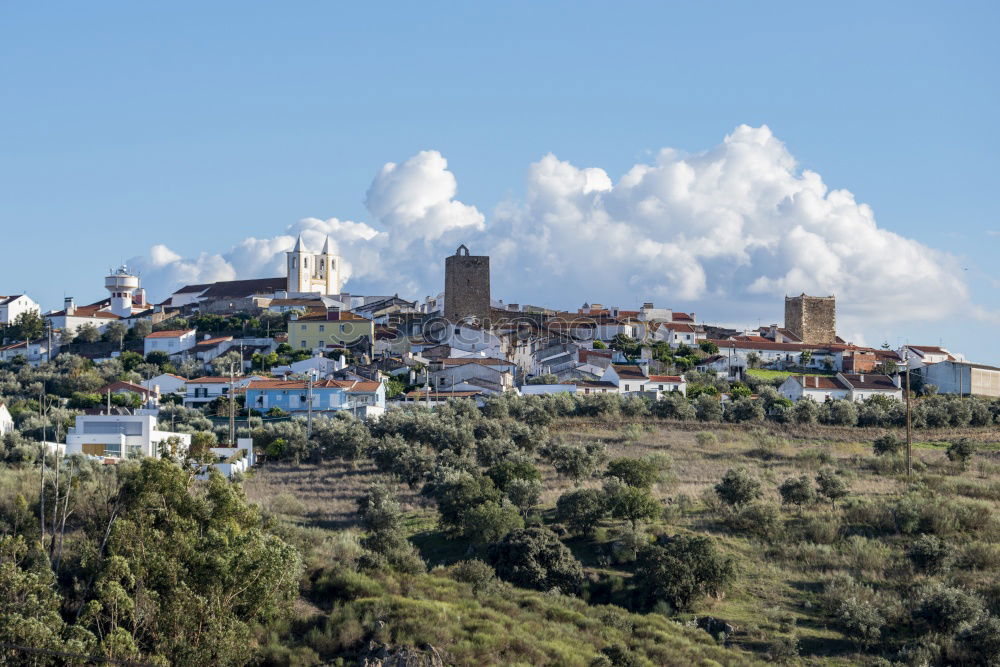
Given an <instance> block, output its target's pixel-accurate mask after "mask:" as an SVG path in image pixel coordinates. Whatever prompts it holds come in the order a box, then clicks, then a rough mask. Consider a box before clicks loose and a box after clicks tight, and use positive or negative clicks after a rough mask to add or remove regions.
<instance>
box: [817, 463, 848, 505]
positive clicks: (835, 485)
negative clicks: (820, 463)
mask: <svg viewBox="0 0 1000 667" xmlns="http://www.w3.org/2000/svg"><path fill="white" fill-rule="evenodd" d="M816 484H817V485H818V486H819V493H820V495H821V496H823V497H824V498H826V499H827V500H829V501H830V506H831V507H833V506H836V504H837V501H838V500H840V499H841V498H843V497H844V496H846V495H847V491H848V489H847V483H846V482H845V481H844V477H843V475H841V474H840V473H839V472H838V471H836V470H834V469H832V468H827V469H825V470H820V471H819V474H818V475H816Z"/></svg>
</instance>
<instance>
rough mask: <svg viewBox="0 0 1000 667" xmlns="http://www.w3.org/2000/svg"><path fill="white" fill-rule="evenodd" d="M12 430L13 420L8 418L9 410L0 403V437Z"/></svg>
mask: <svg viewBox="0 0 1000 667" xmlns="http://www.w3.org/2000/svg"><path fill="white" fill-rule="evenodd" d="M13 430H14V418H13V417H11V416H10V410H8V409H7V406H6V405H4V404H3V403H0V436H4V435H7V434H8V433H11V432H12V431H13Z"/></svg>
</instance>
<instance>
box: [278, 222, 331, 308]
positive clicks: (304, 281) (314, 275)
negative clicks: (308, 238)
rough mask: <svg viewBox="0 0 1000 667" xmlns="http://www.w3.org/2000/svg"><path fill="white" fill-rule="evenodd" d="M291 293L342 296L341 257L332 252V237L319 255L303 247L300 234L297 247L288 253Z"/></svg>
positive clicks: (288, 287) (289, 290)
mask: <svg viewBox="0 0 1000 667" xmlns="http://www.w3.org/2000/svg"><path fill="white" fill-rule="evenodd" d="M285 255H286V256H287V266H288V283H287V288H286V289H287V290H288V292H289V293H319V294H340V257H338V256H337V255H334V254H332V253H331V252H330V237H327V239H326V243H324V244H323V251H322V252H320V253H319V254H316V253H314V252H309V251H308V250H306V249H305V248H304V247H303V246H302V235H301V234H299V238H298V240H297V241H296V242H295V247H294V248H292V250H291V251H289V252H286V253H285Z"/></svg>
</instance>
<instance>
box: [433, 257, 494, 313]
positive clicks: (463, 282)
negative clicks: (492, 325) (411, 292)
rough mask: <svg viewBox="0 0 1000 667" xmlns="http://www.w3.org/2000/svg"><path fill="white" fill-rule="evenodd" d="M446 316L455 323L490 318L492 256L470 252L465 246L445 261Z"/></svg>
mask: <svg viewBox="0 0 1000 667" xmlns="http://www.w3.org/2000/svg"><path fill="white" fill-rule="evenodd" d="M444 317H445V319H446V320H449V321H451V322H459V321H461V320H464V319H466V318H470V317H471V318H473V319H474V320H475V321H476V322H477V323H478V324H483V323H485V322H488V321H489V320H490V258H489V256H487V255H470V254H469V249H468V248H467V247H465V245H460V246H458V250H456V251H455V254H454V255H452V256H451V257H447V258H445V260H444Z"/></svg>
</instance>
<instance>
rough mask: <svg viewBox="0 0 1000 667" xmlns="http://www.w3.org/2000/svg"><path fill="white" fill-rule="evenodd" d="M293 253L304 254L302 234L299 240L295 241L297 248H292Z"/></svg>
mask: <svg viewBox="0 0 1000 667" xmlns="http://www.w3.org/2000/svg"><path fill="white" fill-rule="evenodd" d="M292 252H302V234H299V238H298V239H296V241H295V247H294V248H292Z"/></svg>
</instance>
